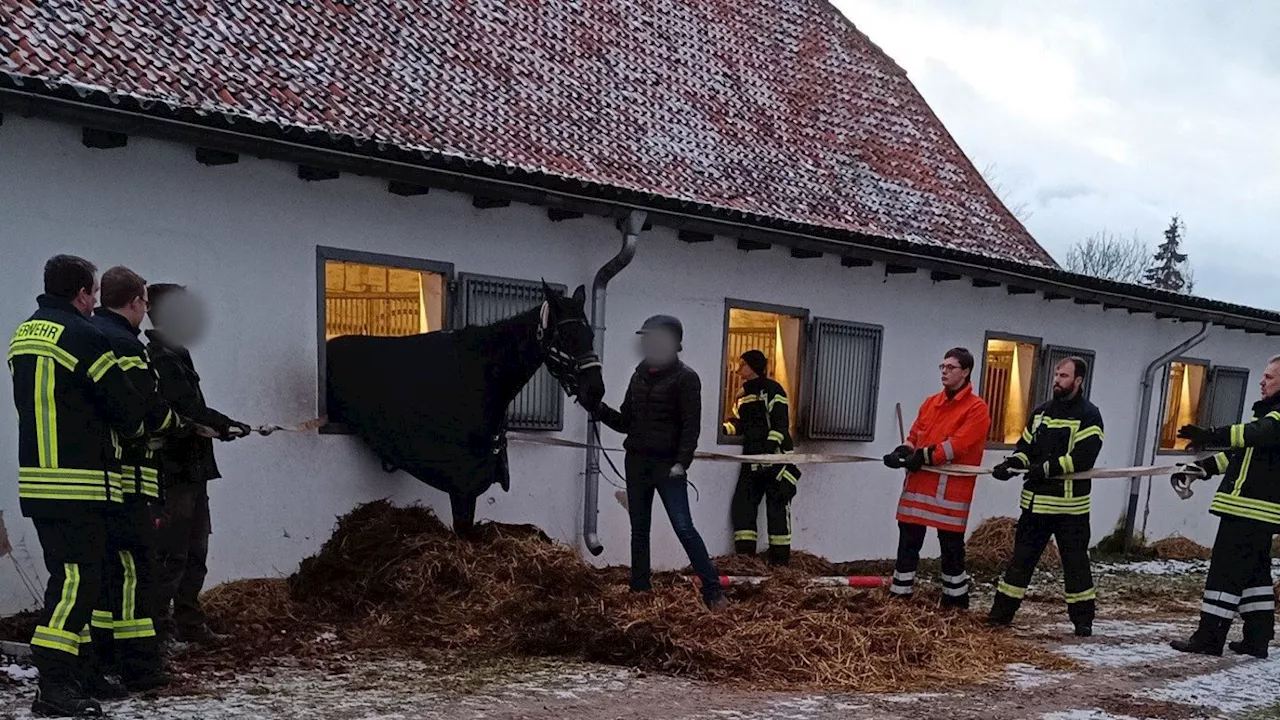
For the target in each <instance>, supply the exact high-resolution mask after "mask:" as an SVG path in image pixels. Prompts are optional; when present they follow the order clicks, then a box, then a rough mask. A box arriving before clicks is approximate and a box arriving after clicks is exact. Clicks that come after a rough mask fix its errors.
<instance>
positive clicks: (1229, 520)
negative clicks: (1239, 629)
mask: <svg viewBox="0 0 1280 720" xmlns="http://www.w3.org/2000/svg"><path fill="white" fill-rule="evenodd" d="M1276 529H1277V528H1276V526H1274V525H1271V524H1268V523H1264V522H1259V521H1257V520H1250V519H1248V518H1241V517H1234V516H1231V515H1226V516H1223V518H1222V519H1221V520H1220V521H1219V522H1218V535H1217V537H1216V538H1215V539H1214V541H1213V556H1212V559H1211V560H1210V563H1209V577H1208V578H1206V580H1205V584H1204V602H1203V603H1201V605H1200V627H1199V629H1198V630H1196V635H1197V636H1198V637H1197V638H1196V639H1197V640H1201V641H1203V642H1206V643H1209V644H1212V645H1215V646H1217V647H1219V648H1221V647H1222V646H1223V644H1224V643H1226V641H1227V631H1228V630H1229V629H1230V628H1231V621H1232V620H1234V619H1235V617H1236V614H1237V613H1238V614H1239V615H1240V619H1241V620H1243V621H1244V640H1245V642H1246V643H1248V644H1250V645H1257V646H1260V647H1266V646H1267V645H1268V644H1270V643H1271V639H1272V638H1273V637H1274V636H1275V624H1276V599H1275V594H1274V593H1275V591H1274V590H1273V589H1272V587H1271V538H1272V537H1273V536H1274V535H1275V534H1276Z"/></svg>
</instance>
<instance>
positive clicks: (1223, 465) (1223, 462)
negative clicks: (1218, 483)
mask: <svg viewBox="0 0 1280 720" xmlns="http://www.w3.org/2000/svg"><path fill="white" fill-rule="evenodd" d="M1213 461H1214V462H1215V463H1216V464H1217V465H1218V473H1219V474H1221V473H1224V472H1226V471H1227V467H1228V466H1229V465H1231V459H1230V458H1228V457H1227V454H1226V453H1218V454H1217V455H1214V456H1213Z"/></svg>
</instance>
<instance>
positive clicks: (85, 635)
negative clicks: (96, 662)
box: [80, 624, 93, 647]
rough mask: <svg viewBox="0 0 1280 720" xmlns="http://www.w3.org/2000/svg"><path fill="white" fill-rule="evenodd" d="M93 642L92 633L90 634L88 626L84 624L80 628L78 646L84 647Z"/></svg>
mask: <svg viewBox="0 0 1280 720" xmlns="http://www.w3.org/2000/svg"><path fill="white" fill-rule="evenodd" d="M91 642H93V635H92V634H90V630H89V626H88V625H87V624H86V625H85V626H84V627H83V628H81V629H80V647H84V646H85V645H88V644H89V643H91Z"/></svg>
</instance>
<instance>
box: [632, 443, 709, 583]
mask: <svg viewBox="0 0 1280 720" xmlns="http://www.w3.org/2000/svg"><path fill="white" fill-rule="evenodd" d="M626 470H627V512H628V513H629V514H630V515H631V590H632V591H633V592H643V591H646V590H649V589H650V588H651V587H652V581H651V579H650V569H649V529H650V527H651V526H652V524H653V495H654V493H655V492H656V493H657V494H658V496H659V497H661V498H662V505H663V507H665V508H666V509H667V517H668V518H670V519H671V529H673V530H675V531H676V537H677V538H679V539H680V544H681V545H683V546H684V551H685V553H686V554H687V555H688V556H689V563H690V564H691V565H693V571H694V572H695V573H697V575H698V577H699V579H701V580H702V597H703V598H704V599H706V600H713V599H715V598H717V597H719V596H720V594H721V593H722V590H721V588H720V571H718V570H716V566H715V565H713V564H712V562H711V555H710V554H709V553H707V545H706V543H704V542H702V536H701V535H699V534H698V530H697V529H696V528H694V527H693V513H692V512H691V511H690V509H689V488H688V486H687V484H686V483H685V481H684V480H683V479H673V478H672V477H671V476H670V472H671V463H670V462H667V461H662V460H655V459H653V458H648V457H642V456H639V455H635V454H632V453H628V454H627V460H626Z"/></svg>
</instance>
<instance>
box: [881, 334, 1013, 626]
mask: <svg viewBox="0 0 1280 720" xmlns="http://www.w3.org/2000/svg"><path fill="white" fill-rule="evenodd" d="M938 371H939V372H940V373H941V374H942V391H941V392H939V393H938V394H936V395H934V396H932V397H930V398H927V399H926V400H925V401H924V403H923V404H922V405H921V406H920V411H919V412H918V413H916V420H915V422H914V423H912V424H911V432H909V433H907V442H906V443H904V444H903V445H900V446H898V447H897V449H895V450H894V451H893V452H891V453H889V454H888V455H885V457H884V464H885V465H886V466H888V467H890V468H906V470H907V481H906V484H905V485H904V486H903V488H902V497H901V498H900V499H899V501H898V559H897V562H896V563H895V565H894V569H893V582H892V584H891V585H890V586H889V594H890V595H891V596H893V597H895V598H901V599H906V598H910V597H911V596H912V594H913V593H914V592H915V581H916V570H917V568H918V567H919V565H920V548H922V547H923V546H924V538H925V532H926V531H927V530H928V528H934V529H935V530H937V531H938V544H939V546H941V548H942V605H943V607H949V608H956V609H960V610H967V609H969V574H968V573H967V572H966V571H965V565H964V531H965V526H966V525H967V524H968V522H969V507H970V504H971V503H972V502H973V488H974V485H975V484H976V482H977V478H975V477H974V476H973V475H955V476H953V475H943V474H941V473H939V472H937V471H935V470H933V469H932V468H933V467H935V466H939V465H953V464H954V465H978V464H980V463H981V462H982V453H983V451H984V450H985V449H986V443H987V432H988V431H989V430H990V429H991V413H990V411H989V410H988V408H987V403H986V401H985V400H983V399H982V397H981V396H980V395H978V393H976V392H974V391H973V384H972V383H971V382H970V380H969V378H970V375H972V373H973V353H971V352H969V351H968V350H966V349H965V348H952V349H950V350H948V351H947V352H946V355H944V356H943V358H942V364H941V365H939V366H938Z"/></svg>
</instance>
